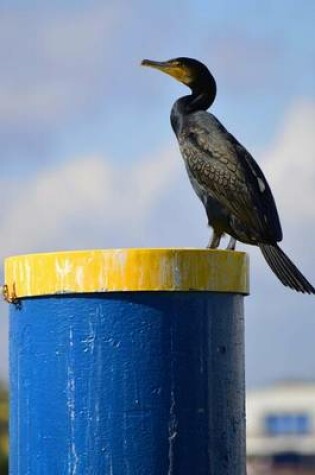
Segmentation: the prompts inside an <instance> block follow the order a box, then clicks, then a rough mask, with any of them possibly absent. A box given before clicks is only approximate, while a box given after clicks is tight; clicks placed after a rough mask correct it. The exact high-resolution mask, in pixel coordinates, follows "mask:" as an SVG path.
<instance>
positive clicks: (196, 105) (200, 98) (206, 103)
mask: <svg viewBox="0 0 315 475" xmlns="http://www.w3.org/2000/svg"><path fill="white" fill-rule="evenodd" d="M215 96H216V84H215V81H214V79H213V77H211V80H209V81H207V82H206V83H202V84H196V85H195V86H193V87H192V92H191V94H189V95H188V96H184V97H181V98H180V99H178V100H177V101H176V102H175V104H174V105H173V107H172V111H171V124H172V127H173V130H174V132H175V134H178V132H179V131H180V130H181V126H182V122H183V118H184V117H185V116H187V115H189V114H191V113H193V112H197V111H200V110H207V109H208V108H209V107H210V106H211V105H212V104H213V102H214V99H215Z"/></svg>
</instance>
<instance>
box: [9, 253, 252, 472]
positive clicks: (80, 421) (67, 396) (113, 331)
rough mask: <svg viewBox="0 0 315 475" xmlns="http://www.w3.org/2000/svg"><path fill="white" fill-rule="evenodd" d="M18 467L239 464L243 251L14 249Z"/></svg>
mask: <svg viewBox="0 0 315 475" xmlns="http://www.w3.org/2000/svg"><path fill="white" fill-rule="evenodd" d="M5 280H6V289H7V296H8V298H9V300H12V301H13V304H12V305H10V385H11V388H10V395H11V412H10V414H11V415H10V473H11V474H12V475H27V474H29V475H43V474H45V475H63V474H73V475H75V474H77V475H89V474H90V475H92V474H93V475H168V474H170V475H210V474H211V475H223V474H224V475H243V474H245V387H244V386H245V384H244V317H243V297H244V295H245V294H246V293H248V269H247V259H246V255H245V254H243V253H239V252H231V251H217V250H215V251H211V250H184V249H178V250H175V249H129V250H120V249H119V250H104V251H102V250H98V251H79V252H60V253H51V254H33V255H26V256H17V257H11V258H9V259H7V260H6V263H5Z"/></svg>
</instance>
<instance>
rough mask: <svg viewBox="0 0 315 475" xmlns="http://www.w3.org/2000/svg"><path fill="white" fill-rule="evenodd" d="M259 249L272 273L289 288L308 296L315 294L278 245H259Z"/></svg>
mask: <svg viewBox="0 0 315 475" xmlns="http://www.w3.org/2000/svg"><path fill="white" fill-rule="evenodd" d="M259 248H260V250H261V252H262V254H263V256H264V258H265V259H266V261H267V263H268V265H269V266H270V267H271V269H272V271H273V272H274V273H275V274H276V276H277V277H278V279H279V280H280V281H281V282H282V283H283V285H285V286H287V287H291V289H294V290H296V291H297V292H303V293H308V294H315V288H314V287H313V286H312V284H311V283H310V282H309V281H308V280H307V279H306V278H305V277H304V275H303V274H302V273H301V272H300V271H299V269H298V268H297V267H296V266H295V264H293V262H292V261H291V260H290V259H289V258H288V256H287V255H286V254H285V253H284V252H283V251H282V249H280V247H279V246H278V245H277V244H259Z"/></svg>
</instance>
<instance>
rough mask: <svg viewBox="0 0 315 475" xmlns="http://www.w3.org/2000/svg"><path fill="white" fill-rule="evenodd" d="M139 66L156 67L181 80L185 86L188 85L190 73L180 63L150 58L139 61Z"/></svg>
mask: <svg viewBox="0 0 315 475" xmlns="http://www.w3.org/2000/svg"><path fill="white" fill-rule="evenodd" d="M141 66H147V67H149V68H153V69H158V70H159V71H162V72H163V73H166V74H168V75H169V76H172V77H173V78H175V79H177V80H178V81H180V82H182V83H183V84H185V85H186V86H189V84H190V83H191V75H190V74H189V71H188V70H187V68H185V67H184V66H182V65H181V64H178V63H174V62H173V61H152V60H151V59H144V60H143V61H141Z"/></svg>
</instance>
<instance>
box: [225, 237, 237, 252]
mask: <svg viewBox="0 0 315 475" xmlns="http://www.w3.org/2000/svg"><path fill="white" fill-rule="evenodd" d="M235 247H236V239H235V238H234V237H231V239H230V240H229V243H228V245H227V249H228V250H229V251H235Z"/></svg>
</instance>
